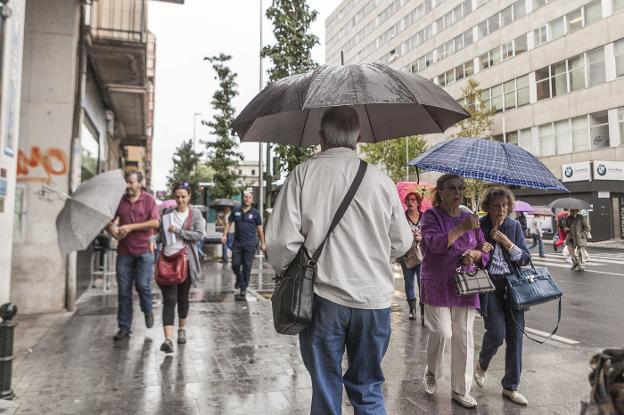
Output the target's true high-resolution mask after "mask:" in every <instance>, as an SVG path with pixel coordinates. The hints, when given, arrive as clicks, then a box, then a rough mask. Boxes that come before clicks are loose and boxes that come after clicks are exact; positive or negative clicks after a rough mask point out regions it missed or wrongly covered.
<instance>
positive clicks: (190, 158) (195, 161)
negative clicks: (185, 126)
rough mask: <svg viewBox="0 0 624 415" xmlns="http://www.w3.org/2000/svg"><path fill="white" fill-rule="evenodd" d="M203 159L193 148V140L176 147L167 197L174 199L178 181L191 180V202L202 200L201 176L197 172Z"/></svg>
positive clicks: (195, 202) (168, 178)
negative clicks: (174, 190)
mask: <svg viewBox="0 0 624 415" xmlns="http://www.w3.org/2000/svg"><path fill="white" fill-rule="evenodd" d="M200 159H201V153H197V152H195V151H194V150H193V140H192V139H190V140H187V141H183V142H182V144H180V146H178V147H177V148H176V151H175V153H174V155H173V167H172V168H171V170H169V174H168V175H167V195H168V196H167V197H168V198H169V199H173V187H174V186H175V184H176V183H180V182H184V181H186V182H189V184H190V185H191V203H193V204H197V203H200V201H201V192H200V188H199V182H200V181H201V177H200V175H199V174H197V170H198V166H199V163H200Z"/></svg>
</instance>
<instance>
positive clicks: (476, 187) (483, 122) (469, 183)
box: [452, 78, 496, 210]
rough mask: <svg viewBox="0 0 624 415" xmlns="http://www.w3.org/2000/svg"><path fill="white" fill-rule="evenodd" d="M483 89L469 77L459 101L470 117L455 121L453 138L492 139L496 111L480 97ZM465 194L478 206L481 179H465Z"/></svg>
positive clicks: (473, 204) (475, 207) (482, 186)
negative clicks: (455, 130)
mask: <svg viewBox="0 0 624 415" xmlns="http://www.w3.org/2000/svg"><path fill="white" fill-rule="evenodd" d="M482 92H483V90H482V89H481V88H479V83H478V82H477V81H475V80H474V79H472V78H470V79H469V80H468V84H467V85H466V87H465V88H464V89H462V96H461V98H460V101H463V102H464V103H465V104H464V109H465V110H466V111H467V112H468V114H470V117H468V118H466V119H465V120H462V121H460V122H458V123H457V128H458V129H457V132H456V133H455V134H453V136H452V137H453V138H458V137H475V138H476V137H478V138H485V139H487V140H491V139H492V122H493V120H492V116H493V115H494V114H495V113H496V109H495V108H492V109H488V108H486V105H485V103H484V102H483V98H482V95H481V94H482ZM465 182H466V193H465V194H466V196H467V197H468V198H469V199H470V205H471V208H472V209H473V210H477V209H478V208H479V198H480V196H481V193H483V190H485V188H486V187H487V185H486V183H485V182H484V181H483V180H477V179H466V181H465Z"/></svg>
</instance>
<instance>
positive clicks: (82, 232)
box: [56, 170, 126, 255]
mask: <svg viewBox="0 0 624 415" xmlns="http://www.w3.org/2000/svg"><path fill="white" fill-rule="evenodd" d="M125 191H126V181H125V180H124V176H123V174H122V172H121V170H111V171H107V172H105V173H102V174H98V175H97V176H95V177H93V178H92V179H90V180H88V181H86V182H84V183H82V184H81V185H80V186H78V189H76V191H75V192H74V194H72V195H71V197H69V198H67V200H65V206H63V209H62V210H61V212H60V213H59V215H58V216H57V217H56V229H57V231H58V242H59V246H60V249H61V253H62V254H63V255H65V254H67V253H69V252H71V251H79V250H82V249H86V248H87V247H88V246H89V244H90V243H91V241H93V239H94V238H95V237H96V236H97V235H98V234H99V233H100V232H101V231H102V229H103V228H104V227H105V226H106V225H107V224H108V223H109V222H110V221H111V220H112V219H113V218H114V216H115V212H116V211H117V206H118V205H119V201H120V200H121V198H122V197H123V195H124V193H125Z"/></svg>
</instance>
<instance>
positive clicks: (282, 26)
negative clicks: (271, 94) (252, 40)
mask: <svg viewBox="0 0 624 415" xmlns="http://www.w3.org/2000/svg"><path fill="white" fill-rule="evenodd" d="M317 15H318V12H317V11H316V10H311V9H310V7H309V6H308V5H307V4H306V1H305V0H273V3H272V5H271V7H269V8H268V9H267V11H266V16H267V18H269V19H270V20H271V21H272V22H273V34H274V35H275V40H276V42H277V43H275V44H274V45H269V46H265V47H263V48H262V52H261V54H260V56H262V57H263V58H269V59H270V60H271V62H272V64H273V66H272V67H271V68H270V69H269V70H268V73H269V82H275V81H277V80H279V79H282V78H284V77H287V76H290V75H295V74H299V73H303V72H308V71H311V70H313V69H315V68H316V67H317V66H318V65H317V63H316V62H314V61H313V60H312V53H311V52H312V48H313V47H314V46H315V45H316V44H318V43H319V39H318V37H317V36H315V35H314V34H311V33H309V30H310V25H311V24H312V22H313V21H314V20H315V19H316V17H317ZM275 152H276V154H277V155H278V157H279V159H280V168H281V169H282V171H285V172H290V171H292V170H293V169H294V168H295V166H296V165H298V164H300V163H301V162H303V161H305V160H307V159H309V158H310V157H312V156H313V155H314V152H315V146H307V147H297V146H294V145H285V144H278V145H277V146H276V147H275Z"/></svg>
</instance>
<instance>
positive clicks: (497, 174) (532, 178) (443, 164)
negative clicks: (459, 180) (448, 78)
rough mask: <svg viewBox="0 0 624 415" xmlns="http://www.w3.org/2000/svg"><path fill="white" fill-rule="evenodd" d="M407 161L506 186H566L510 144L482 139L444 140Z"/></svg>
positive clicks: (522, 150)
mask: <svg viewBox="0 0 624 415" xmlns="http://www.w3.org/2000/svg"><path fill="white" fill-rule="evenodd" d="M408 164H410V165H411V166H416V167H418V168H421V169H423V170H433V171H439V172H444V173H453V174H457V175H458V176H462V177H469V178H473V179H482V180H487V181H490V182H495V183H502V184H506V185H516V186H524V187H530V188H533V189H542V190H559V191H562V192H566V191H567V190H568V189H566V188H565V187H563V185H562V184H561V183H560V182H559V180H557V178H556V177H555V176H553V174H552V173H551V172H550V170H548V168H547V167H546V166H545V165H544V164H542V162H541V161H539V160H538V159H537V158H536V157H535V156H533V155H532V154H531V153H529V152H528V151H526V150H524V149H523V148H520V147H518V146H515V145H512V144H505V143H501V142H499V141H494V140H485V139H482V138H456V139H452V140H445V141H442V142H441V143H439V144H436V145H435V146H433V147H431V148H430V149H429V150H427V151H425V152H424V153H422V154H421V155H420V156H418V157H417V158H415V159H414V160H412V161H410V162H409V163H408Z"/></svg>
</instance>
